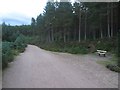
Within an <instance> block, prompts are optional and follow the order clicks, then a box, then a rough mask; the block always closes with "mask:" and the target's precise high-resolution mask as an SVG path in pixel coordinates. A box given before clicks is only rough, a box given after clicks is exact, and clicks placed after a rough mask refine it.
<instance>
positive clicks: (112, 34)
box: [111, 3, 113, 37]
mask: <svg viewBox="0 0 120 90" xmlns="http://www.w3.org/2000/svg"><path fill="white" fill-rule="evenodd" d="M111 37H113V3H111Z"/></svg>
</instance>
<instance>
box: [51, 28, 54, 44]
mask: <svg viewBox="0 0 120 90" xmlns="http://www.w3.org/2000/svg"><path fill="white" fill-rule="evenodd" d="M51 38H52V42H54V33H53V28H51Z"/></svg>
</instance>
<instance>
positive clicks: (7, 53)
mask: <svg viewBox="0 0 120 90" xmlns="http://www.w3.org/2000/svg"><path fill="white" fill-rule="evenodd" d="M12 46H13V43H11V42H3V43H2V68H3V69H4V68H5V67H7V65H8V63H9V62H11V61H12V60H13V58H14V54H13V50H12Z"/></svg>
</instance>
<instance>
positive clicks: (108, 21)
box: [107, 3, 110, 38]
mask: <svg viewBox="0 0 120 90" xmlns="http://www.w3.org/2000/svg"><path fill="white" fill-rule="evenodd" d="M109 19H110V18H109V3H108V4H107V23H108V25H107V26H108V37H109V38H110V20H109Z"/></svg>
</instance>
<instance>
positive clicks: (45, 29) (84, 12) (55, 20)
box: [33, 2, 118, 42]
mask: <svg viewBox="0 0 120 90" xmlns="http://www.w3.org/2000/svg"><path fill="white" fill-rule="evenodd" d="M33 22H34V24H33V25H35V28H34V31H35V32H36V34H37V35H39V36H40V40H41V41H45V42H56V41H61V42H62V41H63V42H70V41H78V42H80V41H81V40H96V39H102V38H111V37H115V36H117V30H118V3H113V2H111V3H98V2H95V3H85V2H84V3H77V2H75V3H73V4H71V2H47V4H46V6H45V9H44V13H43V14H40V15H39V16H38V17H37V19H36V20H35V21H34V20H33Z"/></svg>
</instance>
